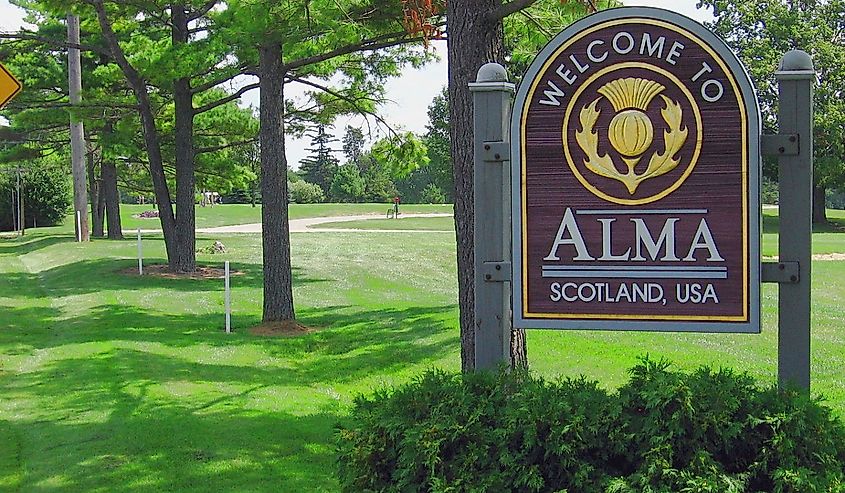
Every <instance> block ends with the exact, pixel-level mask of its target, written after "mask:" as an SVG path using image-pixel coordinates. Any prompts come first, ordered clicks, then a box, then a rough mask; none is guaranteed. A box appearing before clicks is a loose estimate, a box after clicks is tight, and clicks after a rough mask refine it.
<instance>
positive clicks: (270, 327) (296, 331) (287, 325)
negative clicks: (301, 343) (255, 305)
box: [249, 320, 316, 337]
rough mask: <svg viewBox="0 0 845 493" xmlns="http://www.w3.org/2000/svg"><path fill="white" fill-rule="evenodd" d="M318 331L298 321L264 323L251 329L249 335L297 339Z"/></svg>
mask: <svg viewBox="0 0 845 493" xmlns="http://www.w3.org/2000/svg"><path fill="white" fill-rule="evenodd" d="M315 331H316V329H313V328H311V327H306V326H304V325H302V324H301V323H299V322H297V321H296V320H283V321H281V322H264V323H262V324H261V325H256V326H255V327H252V328H251V329H249V333H250V334H252V335H254V336H262V337H295V336H301V335H305V334H310V333H312V332H315Z"/></svg>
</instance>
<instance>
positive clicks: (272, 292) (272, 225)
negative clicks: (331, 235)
mask: <svg viewBox="0 0 845 493" xmlns="http://www.w3.org/2000/svg"><path fill="white" fill-rule="evenodd" d="M258 51H259V63H258V77H259V80H260V90H261V107H260V109H259V114H260V121H261V122H260V123H261V130H260V133H259V140H260V142H261V203H262V208H261V223H262V233H261V239H262V248H263V258H264V314H263V320H264V321H265V322H275V321H282V320H293V319H294V318H296V314H295V312H294V307H293V279H292V274H291V258H290V226H289V225H288V190H287V188H288V187H287V169H288V166H287V158H286V156H285V128H284V122H283V118H284V78H285V71H284V68H283V66H282V46H281V43H274V42H272V41H269V42H267V43H265V44H262V45H261V46H260V47H259V49H258Z"/></svg>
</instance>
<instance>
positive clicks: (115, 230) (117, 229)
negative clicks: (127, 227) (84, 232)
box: [100, 161, 123, 240]
mask: <svg viewBox="0 0 845 493" xmlns="http://www.w3.org/2000/svg"><path fill="white" fill-rule="evenodd" d="M100 174H101V177H102V187H101V188H100V193H101V194H102V196H103V198H104V199H105V203H106V217H107V221H108V230H109V239H110V240H122V239H123V226H122V225H121V223H120V193H119V192H118V191H117V167H116V166H115V165H114V163H111V162H106V161H103V164H102V169H101V172H100Z"/></svg>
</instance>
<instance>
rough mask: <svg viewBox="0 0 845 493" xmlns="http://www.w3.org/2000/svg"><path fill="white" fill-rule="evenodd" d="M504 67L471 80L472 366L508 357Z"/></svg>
mask: <svg viewBox="0 0 845 493" xmlns="http://www.w3.org/2000/svg"><path fill="white" fill-rule="evenodd" d="M507 80H508V75H507V71H506V70H505V68H504V67H503V66H501V65H499V64H498V63H488V64H485V65H484V66H482V67H481V68H480V69H479V70H478V76H477V78H476V82H474V83H470V84H469V88H470V91H472V95H473V107H474V109H473V112H474V113H473V130H474V136H475V137H474V138H475V162H474V178H473V190H474V194H475V195H474V201H473V204H474V210H475V223H474V228H473V241H474V245H475V252H474V255H475V368H476V369H477V370H485V369H494V368H496V367H497V366H498V365H499V364H501V363H502V362H506V361H508V360H509V352H510V336H511V330H512V324H511V313H510V296H511V294H510V293H511V290H510V284H509V280H510V272H511V265H510V262H511V253H512V252H511V212H510V211H511V200H510V188H511V187H510V166H509V163H510V142H509V140H510V135H509V134H510V109H511V99H512V98H513V93H514V85H513V84H510V83H508V81H507Z"/></svg>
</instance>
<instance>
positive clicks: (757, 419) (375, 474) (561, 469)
mask: <svg viewBox="0 0 845 493" xmlns="http://www.w3.org/2000/svg"><path fill="white" fill-rule="evenodd" d="M337 437H338V452H339V458H338V475H339V478H340V481H341V485H342V488H343V490H344V491H350V492H351V491H355V492H359V491H397V492H399V491H401V492H406V491H408V492H416V491H432V492H444V493H445V492H459V491H478V492H486V491H496V492H506V491H520V492H522V491H525V492H535V491H536V492H556V491H569V492H580V493H593V492H595V493H598V492H607V493H611V492H616V493H628V492H630V493H633V492H655V493H657V492H718V493H725V492H737V493H739V492H764V491H765V492H795V493H798V492H810V491H818V492H840V491H845V473H843V467H845V428H844V427H843V426H842V424H841V423H840V422H839V421H838V419H836V418H835V417H833V416H832V415H831V412H830V410H828V409H827V408H825V407H823V406H822V405H821V404H820V403H819V402H818V401H815V400H809V399H806V398H803V397H801V396H800V395H799V394H798V393H794V392H787V393H781V392H778V391H777V390H776V389H773V388H766V389H760V388H758V387H757V386H755V384H754V382H753V380H752V379H751V378H750V377H748V376H747V375H745V374H735V373H733V372H731V371H730V370H725V369H720V370H712V369H710V368H701V369H699V370H696V371H694V372H691V373H684V372H679V371H672V370H670V369H669V365H668V364H667V363H665V362H663V361H659V362H654V361H651V360H649V359H648V358H645V359H643V361H642V362H641V363H640V364H638V365H637V366H635V367H634V368H632V369H631V379H630V381H629V382H628V383H627V384H626V385H624V386H623V387H621V388H620V389H619V390H618V391H617V392H615V393H608V392H607V391H605V390H603V389H601V388H599V387H598V384H597V383H596V382H590V381H587V380H585V379H584V378H583V377H582V378H579V379H574V380H573V379H567V380H561V381H556V382H547V381H544V380H543V379H540V378H537V377H533V376H531V375H530V374H527V373H523V372H513V373H508V372H500V373H498V374H490V373H483V372H482V373H474V374H467V375H452V374H447V373H444V372H440V371H430V372H428V373H425V374H424V375H422V376H421V377H419V378H417V379H416V380H414V381H413V382H411V383H410V384H407V385H404V386H401V387H398V388H396V389H392V390H379V391H377V392H376V393H375V395H374V396H372V397H370V398H367V397H359V398H357V399H356V401H355V406H354V409H353V412H352V424H350V425H348V426H342V427H339V428H338V433H337Z"/></svg>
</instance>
